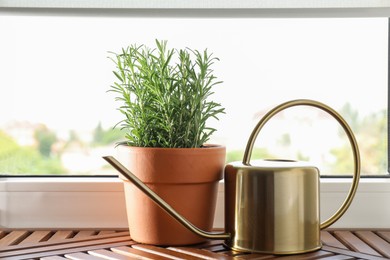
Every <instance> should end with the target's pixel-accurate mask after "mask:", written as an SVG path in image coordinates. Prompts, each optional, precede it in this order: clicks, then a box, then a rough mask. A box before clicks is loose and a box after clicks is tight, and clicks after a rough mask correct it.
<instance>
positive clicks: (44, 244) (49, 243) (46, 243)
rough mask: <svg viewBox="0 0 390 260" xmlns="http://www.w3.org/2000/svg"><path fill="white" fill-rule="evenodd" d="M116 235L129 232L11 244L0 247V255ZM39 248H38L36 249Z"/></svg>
mask: <svg viewBox="0 0 390 260" xmlns="http://www.w3.org/2000/svg"><path fill="white" fill-rule="evenodd" d="M116 237H127V238H128V239H130V237H129V232H127V231H125V232H117V233H113V234H107V235H101V236H92V237H88V238H72V239H55V240H54V239H49V241H44V242H40V243H29V244H24V245H12V246H9V247H3V248H1V249H0V257H1V256H2V252H6V251H18V250H26V249H31V248H40V247H50V246H56V245H65V244H69V243H78V242H85V241H95V240H100V239H108V238H116ZM38 250H39V249H38Z"/></svg>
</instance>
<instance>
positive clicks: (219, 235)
mask: <svg viewBox="0 0 390 260" xmlns="http://www.w3.org/2000/svg"><path fill="white" fill-rule="evenodd" d="M103 159H104V160H106V161H107V162H108V163H109V164H111V165H112V166H113V167H114V168H115V169H116V170H117V171H119V172H120V173H121V174H122V175H123V176H124V177H126V179H128V180H129V181H130V182H132V183H133V184H134V185H135V186H136V187H137V188H138V189H140V190H141V191H142V192H144V193H145V194H146V195H147V196H148V197H149V198H150V199H152V200H153V201H154V202H155V203H156V204H157V205H159V206H160V207H161V208H162V209H164V210H165V211H166V212H167V213H168V214H169V215H171V216H172V217H173V218H174V219H176V220H177V221H178V222H179V223H181V224H182V225H183V226H185V227H186V228H187V229H188V230H190V231H192V232H193V233H195V234H197V235H199V236H201V237H204V238H207V239H225V240H228V239H230V238H231V235H230V234H229V233H212V232H207V231H204V230H201V229H200V228H198V227H196V226H194V225H193V224H192V223H191V222H189V221H188V220H187V219H186V218H184V217H183V216H182V215H180V214H179V213H178V212H177V211H176V210H175V209H173V208H172V207H171V206H170V205H169V204H168V203H166V202H165V201H164V200H163V199H162V198H161V197H160V196H158V195H157V194H156V193H155V192H154V191H152V190H151V189H150V188H149V187H148V186H146V185H145V184H144V183H143V182H142V181H141V180H140V179H138V178H137V177H136V176H135V175H134V174H133V173H132V172H130V171H129V170H128V169H127V168H126V167H124V166H123V165H122V164H121V163H120V162H119V161H118V160H116V159H115V158H114V157H112V156H103Z"/></svg>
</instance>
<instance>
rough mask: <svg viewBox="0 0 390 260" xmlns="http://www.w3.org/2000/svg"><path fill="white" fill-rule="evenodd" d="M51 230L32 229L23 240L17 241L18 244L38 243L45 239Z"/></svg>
mask: <svg viewBox="0 0 390 260" xmlns="http://www.w3.org/2000/svg"><path fill="white" fill-rule="evenodd" d="M51 234H52V232H51V231H49V230H45V231H34V232H32V233H31V234H30V235H29V236H28V237H26V238H25V239H24V240H23V241H21V242H20V243H19V245H24V244H29V243H39V242H42V241H46V240H47V239H48V238H49V237H50V236H51Z"/></svg>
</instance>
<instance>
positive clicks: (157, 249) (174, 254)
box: [132, 245, 202, 260]
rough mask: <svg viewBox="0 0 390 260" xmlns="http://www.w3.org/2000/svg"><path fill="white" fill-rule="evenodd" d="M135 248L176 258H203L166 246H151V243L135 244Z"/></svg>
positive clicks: (191, 259) (190, 259) (196, 259)
mask: <svg viewBox="0 0 390 260" xmlns="http://www.w3.org/2000/svg"><path fill="white" fill-rule="evenodd" d="M132 247H133V248H135V249H138V250H141V251H145V252H148V253H151V254H155V255H159V256H164V257H168V258H169V257H170V258H174V259H186V260H199V259H202V258H199V257H196V256H192V255H186V254H183V253H180V252H176V251H172V250H169V249H166V248H162V247H157V246H151V245H133V246H132Z"/></svg>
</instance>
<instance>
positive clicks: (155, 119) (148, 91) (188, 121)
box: [110, 40, 224, 148]
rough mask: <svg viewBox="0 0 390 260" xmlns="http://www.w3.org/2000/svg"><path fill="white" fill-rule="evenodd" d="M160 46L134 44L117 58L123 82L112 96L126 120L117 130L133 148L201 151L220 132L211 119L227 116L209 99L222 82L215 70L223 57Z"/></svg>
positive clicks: (114, 87)
mask: <svg viewBox="0 0 390 260" xmlns="http://www.w3.org/2000/svg"><path fill="white" fill-rule="evenodd" d="M156 46H157V47H156V48H155V49H150V48H148V47H146V46H144V45H140V46H137V45H131V46H129V47H128V48H126V49H122V52H121V53H118V54H117V53H112V54H113V57H111V60H113V61H114V63H115V64H116V71H113V72H114V74H115V76H116V78H117V79H118V80H117V81H116V82H114V84H113V85H112V86H111V88H110V91H112V92H115V93H116V98H115V99H116V100H117V101H119V102H120V103H121V106H120V107H119V111H120V112H121V113H122V114H123V115H124V117H125V119H124V120H122V121H121V122H119V123H118V124H117V126H118V125H120V127H121V129H124V130H125V133H126V142H127V144H128V145H131V146H139V147H165V148H195V147H201V146H202V145H203V144H204V143H205V142H207V141H208V140H209V138H210V136H211V135H212V134H213V133H214V132H215V131H216V129H214V128H211V127H208V126H207V125H206V122H207V120H208V119H210V118H215V119H218V115H219V114H221V113H224V108H222V107H221V105H220V104H219V103H216V102H213V101H210V100H209V97H210V96H211V95H212V94H213V92H212V89H213V87H214V86H215V85H217V84H220V83H221V82H220V81H217V80H216V79H217V78H216V77H215V76H214V75H213V70H212V68H211V67H212V65H213V64H214V62H215V61H216V60H218V58H216V57H213V55H212V54H209V53H208V52H207V50H204V51H203V52H199V51H197V50H191V49H189V48H186V49H181V50H177V49H168V48H167V42H166V41H158V40H156Z"/></svg>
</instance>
